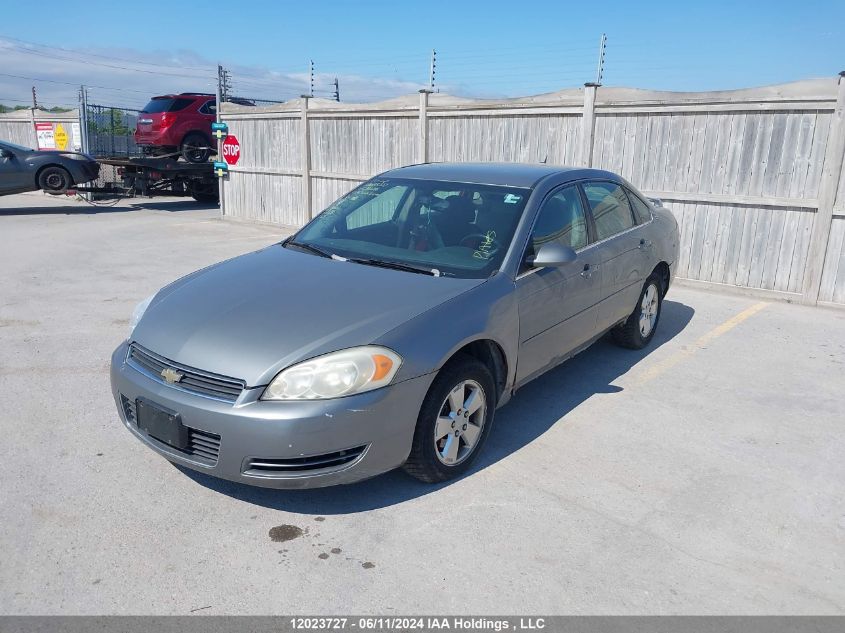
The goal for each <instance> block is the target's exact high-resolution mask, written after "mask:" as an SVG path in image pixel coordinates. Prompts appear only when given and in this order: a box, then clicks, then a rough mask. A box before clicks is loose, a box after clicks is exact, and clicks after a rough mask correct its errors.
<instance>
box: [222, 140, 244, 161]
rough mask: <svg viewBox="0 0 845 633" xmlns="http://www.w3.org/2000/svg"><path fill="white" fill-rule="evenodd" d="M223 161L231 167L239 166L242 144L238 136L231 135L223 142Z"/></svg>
mask: <svg viewBox="0 0 845 633" xmlns="http://www.w3.org/2000/svg"><path fill="white" fill-rule="evenodd" d="M222 151H223V160H225V161H226V162H227V163H229V164H230V165H237V164H238V159H239V158H240V157H241V144H240V142H239V141H238V137H237V136H232V135H231V134H229V136H227V137H226V138H225V139H224V141H223V149H222Z"/></svg>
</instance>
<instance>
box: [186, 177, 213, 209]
mask: <svg viewBox="0 0 845 633" xmlns="http://www.w3.org/2000/svg"><path fill="white" fill-rule="evenodd" d="M188 192H189V193H190V194H191V197H192V198H193V199H194V200H196V201H197V202H203V203H206V202H207V203H211V202H213V203H214V204H217V203H218V202H220V190H219V189H218V188H217V183H216V182H211V183H208V182H197V181H193V182H191V183H190V184H189V185H188Z"/></svg>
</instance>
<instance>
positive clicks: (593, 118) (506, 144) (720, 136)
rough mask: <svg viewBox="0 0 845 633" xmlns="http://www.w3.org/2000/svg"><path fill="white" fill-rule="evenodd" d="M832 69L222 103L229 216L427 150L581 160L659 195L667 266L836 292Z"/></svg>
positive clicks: (820, 297)
mask: <svg viewBox="0 0 845 633" xmlns="http://www.w3.org/2000/svg"><path fill="white" fill-rule="evenodd" d="M844 113H845V80H843V79H842V78H841V77H836V78H830V79H818V80H809V81H802V82H797V83H792V84H785V85H780V86H772V87H766V88H756V89H749V90H735V91H727V92H707V93H669V92H650V91H644V90H636V89H628V88H604V87H596V86H592V85H587V86H585V87H584V88H579V89H570V90H563V91H561V92H557V93H552V94H548V95H539V96H535V97H527V98H519V99H507V100H498V101H487V100H468V99H459V98H455V97H450V96H447V95H441V94H428V93H426V92H423V93H420V94H419V95H411V96H408V97H402V98H399V99H394V100H390V101H384V102H381V103H375V104H339V103H335V102H332V101H324V100H318V99H300V100H295V101H291V102H288V103H285V104H281V105H278V106H270V107H262V108H252V107H244V106H236V105H232V104H225V105H224V106H223V108H222V119H223V121H225V122H226V123H228V125H229V128H230V132H231V133H232V134H235V135H236V136H237V137H238V139H239V141H240V144H241V158H240V162H239V163H238V165H236V166H234V167H233V168H232V169H231V172H230V175H229V176H228V177H227V179H226V181H225V183H224V185H223V200H222V207H223V214H224V216H226V217H231V218H240V219H248V220H258V221H266V222H271V223H276V224H281V225H288V226H300V225H301V224H303V223H304V222H306V221H307V220H308V219H309V218H310V217H312V216H313V215H314V214H316V213H318V212H319V211H320V210H321V209H323V208H325V207H326V206H328V205H329V204H330V203H331V202H332V201H334V200H335V199H336V198H337V197H339V196H341V195H342V194H344V193H346V192H347V191H349V190H350V189H352V188H353V187H355V186H356V185H357V184H359V183H360V182H361V181H363V180H365V179H367V178H369V177H371V176H372V175H374V174H376V173H378V172H380V171H383V170H386V169H390V168H392V167H397V166H400V165H407V164H410V163H417V162H425V161H518V162H541V161H545V162H547V163H550V164H562V165H587V166H592V167H598V168H602V169H608V170H611V171H615V172H617V173H620V174H622V175H623V176H624V177H625V178H627V179H628V180H630V181H631V182H632V183H633V184H634V185H636V186H637V187H638V188H640V189H641V190H642V191H643V192H645V193H646V194H648V195H651V196H656V197H660V198H662V199H663V200H664V201H665V202H666V204H667V206H669V207H670V208H671V209H672V210H673V211H674V213H675V214H676V216H677V217H678V221H679V223H680V227H681V232H682V237H681V240H682V245H681V259H680V262H679V263H678V271H677V274H678V277H679V278H685V279H689V280H695V281H697V282H701V283H706V284H718V285H723V286H733V287H741V288H746V289H752V290H754V291H756V292H758V293H761V294H766V295H777V296H780V297H783V298H787V299H795V300H801V301H804V302H806V303H816V302H823V303H835V304H845V176H843V169H842V163H843V152H845V121H843V116H845V114H844Z"/></svg>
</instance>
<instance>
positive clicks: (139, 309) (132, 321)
mask: <svg viewBox="0 0 845 633" xmlns="http://www.w3.org/2000/svg"><path fill="white" fill-rule="evenodd" d="M154 298H155V294H151V295H150V296H149V297H147V298H146V299H144V300H143V301H142V302H141V303H139V304H138V305H136V306H135V309H134V310H132V316H131V317H129V336H132V332H134V331H135V326H136V325H138V321H140V320H141V317H142V316H144V312H146V311H147V308H148V307H149V305H150V303H151V302H152V300H153V299H154Z"/></svg>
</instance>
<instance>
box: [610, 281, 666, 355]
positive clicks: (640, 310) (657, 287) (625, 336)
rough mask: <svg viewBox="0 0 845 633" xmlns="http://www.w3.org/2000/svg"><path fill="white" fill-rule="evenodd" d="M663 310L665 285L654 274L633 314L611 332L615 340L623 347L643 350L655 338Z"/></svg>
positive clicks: (641, 292) (643, 290) (647, 282)
mask: <svg viewBox="0 0 845 633" xmlns="http://www.w3.org/2000/svg"><path fill="white" fill-rule="evenodd" d="M644 304H645V305H644ZM662 309H663V283H662V281H661V280H660V278H659V277H658V276H657V275H656V274H653V273H652V275H651V276H650V277H649V278H648V279H646V280H645V284H643V289H642V290H641V291H640V297H639V299H637V305H636V306H635V307H634V310H633V312H631V314H630V315H629V316H628V318H627V319H625V322H624V323H623V324H622V325H620V326H618V327H615V328H614V329H613V330H612V331H611V333H612V335H613V340H614V341H615V342H616V343H617V344H618V345H620V346H622V347H627V348H629V349H642V348H643V347H645V346H646V345H648V344H649V343H650V342H651V339H652V338H654V333H655V332H656V331H657V324H658V323H659V321H660V312H661V311H662Z"/></svg>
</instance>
